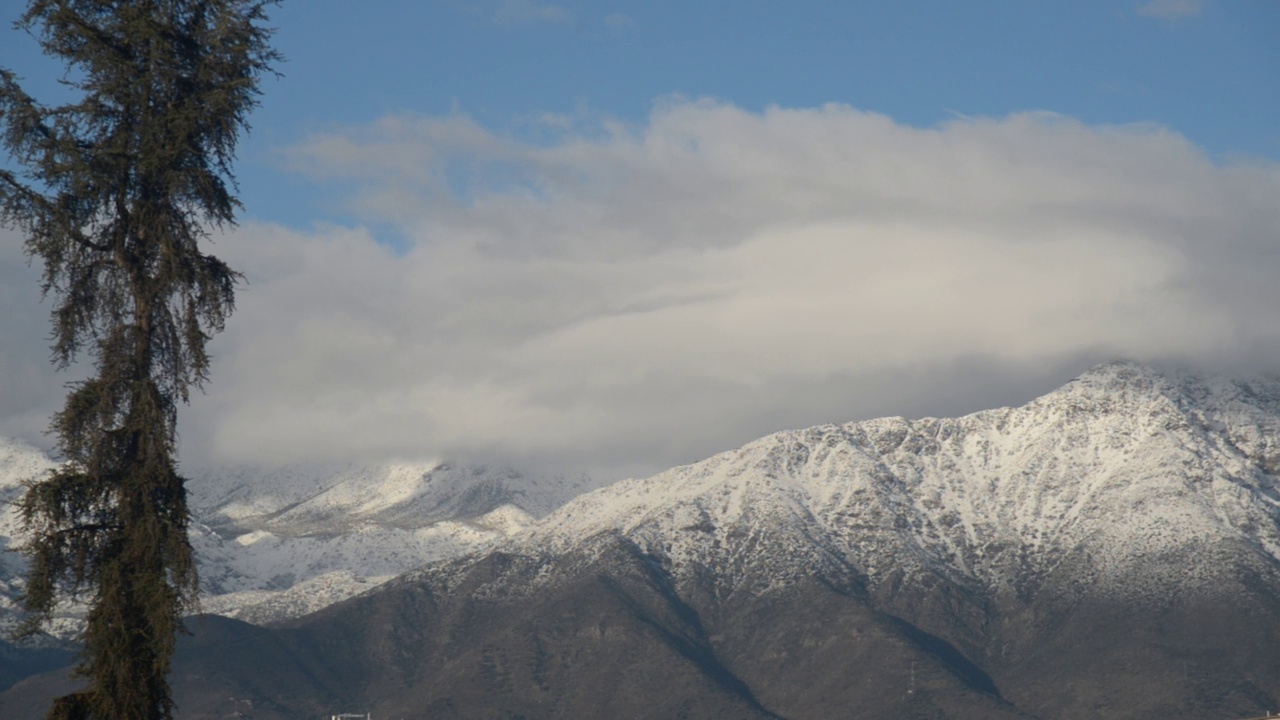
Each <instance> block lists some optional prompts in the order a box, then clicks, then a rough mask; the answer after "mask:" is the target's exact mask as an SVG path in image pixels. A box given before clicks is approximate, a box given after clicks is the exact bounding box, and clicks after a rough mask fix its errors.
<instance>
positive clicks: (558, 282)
mask: <svg viewBox="0 0 1280 720" xmlns="http://www.w3.org/2000/svg"><path fill="white" fill-rule="evenodd" d="M534 130H537V132H528V133H525V135H526V136H534V137H536V140H529V139H517V138H516V137H515V136H512V135H510V134H502V133H495V132H493V131H490V130H488V129H486V128H484V127H482V126H480V125H478V124H477V123H475V122H474V121H472V120H470V119H469V118H467V117H465V116H452V117H443V118H441V117H407V116H400V117H390V118H386V119H385V120H383V121H381V122H379V123H377V124H376V125H373V126H370V127H363V128H355V129H352V130H350V131H345V132H335V133H330V134H325V135H318V136H314V137H312V138H311V139H310V140H309V141H307V142H306V143H304V144H303V145H301V146H299V147H296V148H293V149H291V151H290V153H289V157H290V158H291V162H292V163H293V166H294V167H295V168H296V169H297V170H298V172H300V173H303V174H305V175H306V176H308V177H310V178H311V179H312V180H314V181H315V182H317V183H319V184H321V185H325V186H328V187H334V186H341V187H345V188H350V190H351V192H350V196H349V197H350V203H351V209H352V210H353V211H354V212H357V213H359V214H361V215H362V216H364V217H366V218H367V219H368V222H369V225H370V227H379V228H386V227H391V228H395V230H396V232H397V233H398V236H399V237H401V238H403V240H402V241H401V242H399V243H379V242H377V241H375V239H374V238H373V237H372V236H371V234H370V232H369V231H367V230H365V229H363V228H361V227H342V226H328V227H318V228H316V229H314V230H312V231H309V232H300V231H295V230H288V229H284V228H281V227H275V226H266V225H257V224H253V223H246V224H244V225H243V226H242V227H241V228H240V229H238V230H237V231H235V232H234V233H232V234H230V235H227V236H225V237H221V238H219V239H218V243H217V245H216V252H217V253H218V254H220V255H222V256H223V257H225V258H226V259H228V260H229V261H230V262H232V263H233V264H234V265H235V266H237V267H239V268H241V269H242V270H243V271H244V272H245V273H246V275H247V276H248V278H249V284H248V285H247V286H246V287H245V288H244V289H243V291H242V293H241V296H240V307H239V310H238V312H237V314H236V315H235V316H234V317H233V318H232V320H231V323H230V325H229V328H228V331H227V332H226V333H225V334H224V335H222V336H220V337H219V338H218V339H217V340H216V342H215V345H214V349H215V351H216V353H217V355H218V359H217V362H216V366H215V368H214V373H213V381H212V383H211V385H210V387H209V394H208V395H207V396H204V397H199V398H197V399H195V400H194V402H193V405H192V407H191V408H190V410H189V411H188V412H186V413H185V415H184V418H183V420H182V423H183V425H182V428H183V437H184V453H185V454H186V456H187V457H188V458H190V459H191V461H192V462H200V463H203V462H219V463H221V462H231V461H235V462H242V461H253V462H282V461H297V460H303V459H312V460H315V459H328V460H333V459H348V458H370V459H372V458H384V457H393V456H394V457H408V456H413V457H421V456H437V457H438V456H448V457H455V458H460V459H485V458H490V459H498V460H503V461H510V462H527V463H551V464H554V465H559V466H562V467H569V468H586V469H588V470H591V471H594V472H600V473H604V474H610V475H618V474H627V473H639V472H646V471H649V470H656V469H660V468H662V467H665V466H667V465H670V464H673V463H677V462H685V461H693V460H697V459H700V458H701V457H703V456H706V455H708V454H711V453H713V452H716V451H718V450H722V449H727V448H730V447H735V446H737V445H739V444H741V443H743V442H745V441H748V440H750V439H752V438H754V437H756V436H759V435H762V434H764V433H767V432H771V431H774V430H779V429H783V428H786V427H794V426H803V425H810V424H816V423H820V422H828V421H844V420H853V419H861V418H866V417H872V416H877V415H883V414H907V415H920V414H952V413H958V412H964V411H970V410H976V409H980V408H983V407H987V406H994V405H999V404H1003V403H1010V402H1020V401H1023V400H1026V399H1029V398H1030V397H1032V396H1034V395H1035V394H1036V393H1039V392H1042V391H1045V390H1048V389H1050V388H1052V387H1053V386H1055V385H1056V384H1058V383H1059V382H1062V381H1063V380H1065V379H1067V378H1069V377H1070V376H1071V375H1073V374H1076V373H1078V372H1080V371H1082V370H1084V369H1086V368H1087V367H1088V366H1089V365H1090V364H1091V363H1093V362H1096V361H1099V360H1105V359H1110V358H1117V357H1122V358H1131V359H1136V360H1140V361H1148V362H1178V363H1191V364H1196V365H1204V366H1211V367H1213V368H1219V369H1227V370H1231V371H1236V372H1267V371H1271V370H1273V369H1276V368H1278V367H1280V363H1278V362H1277V359H1278V358H1280V354H1278V352H1280V282H1277V281H1276V278H1278V277H1280V168H1277V166H1276V165H1274V164H1268V163H1266V162H1263V161H1247V162H1235V163H1227V164H1223V163H1220V162H1215V161H1213V160H1212V159H1210V158H1208V157H1207V156H1206V155H1205V154H1204V153H1203V152H1202V151H1201V150H1200V149H1199V148H1197V147H1195V146H1194V145H1192V144H1190V143H1189V142H1188V141H1187V140H1185V139H1184V138H1183V137H1181V136H1179V135H1178V134H1176V133H1174V132H1172V131H1170V130H1167V129H1163V128H1160V127H1153V126H1123V127H1093V126H1087V125H1084V124H1081V123H1079V122H1077V121H1074V120H1072V119H1069V118H1064V117H1060V116H1056V115H1050V114H1035V113H1033V114H1023V115H1016V116H1011V117H1007V118H999V119H986V118H979V119H971V118H957V119H955V120H953V121H950V122H947V123H945V124H942V125H940V126H938V127H935V128H924V129H921V128H913V127H907V126H903V125H900V124H897V123H895V122H894V121H893V120H891V119H889V118H886V117H884V116H880V115H875V114H869V113H864V112H859V111H857V110H854V109H851V108H849V107H846V106H841V105H830V106H826V107H822V108H815V109H797V110H792V109H778V108H772V109H768V110H766V111H764V112H762V113H754V112H748V111H745V110H742V109H739V108H737V107H734V106H731V105H726V104H720V103H713V102H685V101H670V102H667V103H664V104H662V105H661V106H660V107H659V108H658V109H656V110H655V111H654V112H653V114H652V115H651V116H650V117H649V118H648V120H647V122H645V123H644V124H642V125H640V126H625V125H620V124H612V123H608V122H603V123H594V124H587V125H582V124H576V123H575V122H573V119H571V118H550V119H548V120H547V122H546V124H545V125H544V126H542V127H541V128H534ZM15 244H16V241H6V242H5V243H4V245H3V249H2V250H0V252H2V253H3V255H2V256H0V261H2V263H3V264H0V271H3V273H4V286H3V287H0V302H3V303H4V313H3V318H0V343H2V344H3V347H0V434H10V435H21V436H26V437H31V436H32V435H33V434H36V433H38V432H39V430H40V429H41V428H42V427H43V425H44V423H45V418H44V413H47V411H48V410H49V409H51V408H52V407H53V406H54V404H56V402H57V398H58V396H59V395H60V394H61V387H60V386H59V385H58V383H57V381H56V379H54V378H53V377H52V376H51V375H50V374H49V372H48V371H47V370H45V369H44V356H45V351H44V343H43V341H42V338H43V335H44V324H43V322H44V315H43V310H42V309H41V308H39V307H37V306H35V305H34V297H35V295H36V291H35V280H34V279H33V273H32V272H31V271H30V270H25V269H23V268H22V265H21V262H20V254H19V253H18V252H17V251H16V250H15V249H14V245H15ZM19 287H21V288H23V289H17V288H19Z"/></svg>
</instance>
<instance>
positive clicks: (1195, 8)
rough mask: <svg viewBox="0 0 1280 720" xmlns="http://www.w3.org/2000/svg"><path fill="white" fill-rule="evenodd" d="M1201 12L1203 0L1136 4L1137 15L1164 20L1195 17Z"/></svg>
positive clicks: (1169, 0)
mask: <svg viewBox="0 0 1280 720" xmlns="http://www.w3.org/2000/svg"><path fill="white" fill-rule="evenodd" d="M1203 11H1204V2H1203V0H1146V2H1141V3H1138V14H1139V15H1145V16H1147V17H1156V18H1162V19H1165V20H1178V19H1181V18H1188V17H1195V16H1197V15H1199V14H1200V13H1201V12H1203Z"/></svg>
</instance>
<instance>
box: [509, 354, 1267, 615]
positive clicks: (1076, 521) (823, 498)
mask: <svg viewBox="0 0 1280 720" xmlns="http://www.w3.org/2000/svg"><path fill="white" fill-rule="evenodd" d="M1277 472H1280V381H1276V380H1270V379H1262V378H1259V379H1253V380H1227V379H1222V378H1206V377H1201V376H1196V375H1192V374H1188V373H1177V372H1169V373H1162V372H1157V371H1155V370H1152V369H1150V368H1145V367H1142V366H1138V365H1133V364H1127V363H1112V364H1107V365H1103V366H1100V367H1097V368H1095V369H1093V370H1092V371H1090V372H1088V373H1086V374H1084V375H1082V376H1080V377H1079V378H1077V379H1076V380H1074V381H1072V382H1071V383H1069V384H1067V385H1066V386H1065V387H1062V388H1061V389H1059V390H1057V391H1054V392H1051V393H1049V394H1048V395H1045V396H1043V397H1041V398H1039V399H1037V400H1035V401H1033V402H1031V403H1029V404H1027V405H1024V406H1022V407H1017V408H1002V409H996V410H989V411H984V412H979V413H976V414H973V415H968V416H965V417H960V418H954V419H937V418H925V419H921V420H907V419H904V418H884V419H879V420H871V421H866V422H857V423H849V424H844V425H824V426H818V427H812V428H807V429H804V430H795V431H787V432H781V433H777V434H774V435H770V436H768V437H765V438H762V439H760V440H757V441H755V442H753V443H750V444H748V445H747V446H745V447H743V448H741V449H738V450H733V451H730V452H726V453H722V454H720V455H717V456H715V457H712V458H710V459H708V460H705V461H703V462H700V463H696V464H693V465H688V466H684V467H678V468H675V469H672V470H669V471H667V472H664V473H661V474H658V475H656V476H653V477H650V478H647V479H639V480H627V481H623V482H620V483H616V484H614V485H612V486H609V487H606V488H602V489H599V490H596V491H595V492H592V493H589V494H586V495H584V496H582V497H580V498H578V499H576V500H574V501H572V502H570V503H568V504H566V505H565V506H564V507H562V508H560V509H559V510H557V511H556V512H554V513H552V514H551V515H550V516H549V517H547V518H546V519H545V520H543V521H541V522H539V523H536V524H534V525H533V526H532V527H530V528H529V529H528V530H527V531H526V532H524V533H522V534H520V535H516V536H514V537H513V538H511V540H509V541H508V545H507V547H508V549H509V550H511V551H515V552H522V553H529V554H537V555H545V554H548V553H550V554H562V553H565V552H567V551H569V550H570V549H573V548H581V547H582V546H583V545H584V543H588V544H589V543H590V542H591V541H592V539H593V538H598V537H602V536H606V535H614V534H616V535H621V536H623V537H626V538H628V539H629V540H631V541H633V542H635V543H636V544H637V545H638V546H639V547H640V548H641V549H643V551H644V552H646V553H648V554H650V555H652V556H653V557H655V558H660V559H661V560H662V562H663V563H664V564H665V565H667V566H669V567H670V569H671V571H672V572H673V573H674V575H675V576H677V577H683V576H687V575H692V574H699V575H703V574H705V573H706V572H708V571H711V572H714V573H715V574H716V576H717V577H718V578H719V580H720V583H721V584H720V588H721V590H724V591H732V590H734V588H735V587H737V585H738V584H739V583H741V582H743V581H744V580H746V579H748V576H749V577H750V578H754V579H755V580H756V581H758V582H765V583H766V584H770V585H785V584H786V583H787V582H789V581H790V580H791V579H794V578H795V577H800V576H807V575H810V574H812V573H813V572H815V570H816V569H818V568H827V570H829V571H831V572H854V573H855V574H858V575H861V576H864V577H865V578H866V580H867V581H868V582H869V583H870V586H871V587H872V588H876V587H879V586H881V585H883V584H884V583H886V582H890V581H892V582H900V581H901V578H902V577H903V576H904V575H905V576H910V575H914V574H919V573H934V574H938V575H941V576H944V577H946V578H948V579H949V580H951V581H954V582H957V583H960V584H961V585H964V586H966V587H971V588H973V589H975V590H978V589H980V590H983V591H990V592H1011V593H1015V594H1016V593H1022V594H1025V593H1029V592H1035V591H1036V590H1037V588H1039V587H1040V586H1041V585H1043V584H1044V583H1055V584H1054V591H1055V592H1058V593H1071V592H1076V591H1079V590H1082V589H1084V588H1087V589H1088V591H1089V592H1090V593H1093V594H1099V593H1109V594H1120V595H1133V594H1144V593H1158V592H1160V591H1161V590H1162V589H1164V588H1166V587H1167V586H1168V585H1169V583H1171V582H1174V581H1176V582H1177V583H1178V585H1179V587H1180V588H1181V591H1182V592H1193V591H1201V590H1203V591H1211V590H1214V589H1215V588H1217V587H1219V585H1218V584H1217V583H1218V581H1219V580H1220V577H1219V575H1220V574H1221V573H1222V572H1225V570H1224V568H1225V567H1226V566H1225V565H1223V564H1222V563H1218V562H1214V561H1213V559H1214V558H1218V557H1224V558H1225V557H1233V558H1236V557H1237V556H1238V552H1240V551H1241V550H1243V551H1245V552H1246V553H1247V554H1248V556H1249V557H1251V558H1252V559H1251V560H1250V562H1253V563H1256V565H1257V568H1258V570H1259V572H1267V573H1274V572H1275V571H1276V568H1277V564H1280V480H1278V479H1277V476H1276V475H1275V473H1277ZM1173 557H1186V558H1195V560H1196V561H1195V562H1188V563H1186V564H1181V565H1177V566H1173V567H1170V566H1169V565H1168V563H1167V562H1161V561H1167V560H1168V559H1169V558H1173ZM746 568H750V569H751V570H752V572H751V573H748V574H745V575H744V570H745V569H746ZM761 570H764V571H763V572H761ZM1170 572H1174V573H1176V577H1171V576H1169V575H1168V573H1170ZM752 589H753V590H759V589H760V588H759V587H758V586H753V587H752Z"/></svg>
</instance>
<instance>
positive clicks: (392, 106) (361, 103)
mask: <svg viewBox="0 0 1280 720" xmlns="http://www.w3.org/2000/svg"><path fill="white" fill-rule="evenodd" d="M272 24H273V25H274V26H276V27H277V28H278V32H277V35H276V45H277V46H278V47H279V49H280V50H281V51H282V52H283V53H284V54H285V55H286V57H287V59H288V61H287V62H286V63H284V64H283V65H281V67H280V70H281V72H282V73H283V77H282V78H281V79H279V80H276V79H268V80H267V81H265V82H264V83H263V87H264V90H265V94H264V96H263V98H262V107H261V108H260V109H259V110H258V111H257V112H256V114H255V115H254V117H253V125H254V130H253V133H252V134H251V135H249V136H248V137H246V138H245V139H244V140H243V142H242V146H241V152H240V165H239V170H238V173H239V176H240V180H241V182H242V187H243V199H244V201H245V204H246V211H247V215H248V216H249V217H253V218H257V219H264V220H273V221H280V222H285V223H288V224H291V225H295V226H299V227H305V226H307V225H309V224H310V223H312V222H314V221H318V220H320V221H324V220H353V219H357V218H352V217H350V216H348V215H345V214H344V213H343V212H341V208H340V207H339V206H335V204H334V203H333V202H332V197H331V196H332V195H333V194H334V193H339V192H342V190H343V189H344V188H343V187H342V186H338V187H328V188H326V187H324V186H323V185H321V186H317V185H316V184H313V183H312V182H309V181H308V180H306V179H304V178H301V177H299V176H298V175H297V174H296V173H294V172H291V171H290V169H289V167H288V165H287V163H284V162H283V161H282V159H281V158H282V155H281V151H282V150H283V149H284V148H287V147H290V146H293V145H295V144H296V143H298V142H301V141H302V140H303V139H304V138H306V137H307V136H308V135H309V134H310V133H313V132H315V131H317V130H331V129H333V128H335V127H340V126H357V125H362V124H366V123H370V122H373V121H374V120H376V119H378V118H380V117H383V116H386V115H389V114H398V113H414V114H423V115H443V114H449V113H458V112H460V113H464V114H466V115H469V116H470V117H472V118H474V119H475V120H476V121H478V122H479V123H481V124H482V125H484V126H485V127H488V128H491V129H494V130H498V131H501V132H505V133H512V134H515V135H521V134H536V133H535V131H536V128H532V127H531V126H532V125H534V123H533V122H532V121H533V120H535V119H536V118H538V117H540V116H542V115H543V114H545V113H555V114H562V115H571V116H572V115H577V116H584V115H585V116H587V117H592V118H602V117H607V118H612V119H617V120H620V121H624V122H642V121H644V119H645V118H646V117H647V116H648V115H649V113H650V111H651V109H652V108H653V106H654V103H655V102H657V101H660V100H661V99H663V98H667V97H670V96H673V95H677V96H683V97H686V98H703V97H711V98H716V99H718V100H722V101H726V102H730V103H733V104H735V105H737V106H739V107H742V108H744V109H748V110H756V111H758V110H761V109H763V108H765V107H767V106H769V105H778V106H782V107H816V106H821V105H824V104H826V103H844V104H848V105H851V106H853V107H855V108H857V109H860V110H866V111H872V112H877V113H883V114H886V115H888V116H889V117H891V118H893V119H894V120H895V121H897V122H899V123H904V124H908V125H912V126H918V127H919V126H925V127H927V126H933V125H935V124H937V123H939V122H941V121H944V120H947V119H949V118H952V117H954V116H955V115H957V114H959V115H976V116H997V117H998V116H1004V115H1008V114H1010V113H1016V112H1023V111H1031V110H1046V111H1051V112H1055V113H1061V114H1063V115H1067V116H1070V117H1073V118H1076V119H1079V120H1082V121H1084V122H1086V123H1090V124H1114V123H1158V124H1161V125H1165V126H1168V127H1169V128H1172V129H1173V130H1175V131H1177V132H1179V133H1181V134H1182V135H1184V136H1186V137H1187V138H1188V139H1190V140H1191V141H1192V142H1194V143H1196V144H1197V145H1200V146H1201V147H1203V148H1204V149H1205V150H1206V151H1207V152H1208V153H1209V154H1210V155H1212V156H1213V157H1215V158H1219V159H1226V158H1233V157H1237V156H1261V157H1264V158H1269V159H1272V160H1274V159H1276V158H1280V82H1277V81H1276V78H1277V77H1280V42H1277V38H1280V3H1277V2H1275V1H1274V0H1229V1H1227V0H1135V1H1124V0H1079V1H1074V2H1061V1H1057V0H1055V1H1049V0H974V1H972V2H956V1H955V0H913V1H911V2H848V3H844V2H787V3H784V2H777V1H773V2H765V1H759V0H745V1H744V0H737V1H729V0H717V1H700V2H665V1H648V2H586V1H583V0H571V1H565V2H557V3H548V2H539V1H537V0H496V1H488V2H477V1H470V2H468V1H463V0H431V1H430V2H421V1H418V0H394V1H392V0H371V1H369V2H361V3H352V2H349V1H347V0H308V1H307V2H287V3H284V4H283V5H281V6H279V7H277V8H276V9H275V10H274V12H273V15H272ZM15 41H16V42H15V46H16V49H17V50H18V53H17V54H16V55H14V56H11V57H6V58H5V62H6V63H7V64H8V65H9V66H10V67H14V68H16V69H18V70H19V72H21V73H23V74H26V75H27V76H28V77H29V78H30V79H31V80H33V81H36V82H37V83H39V84H43V83H42V82H41V81H47V80H48V78H49V77H51V75H50V73H51V72H54V71H55V68H56V66H55V65H51V64H50V63H48V61H47V59H45V58H43V57H41V56H39V55H38V52H36V48H35V46H34V43H33V42H31V41H30V40H29V39H27V38H21V37H19V38H15ZM6 55H8V53H6Z"/></svg>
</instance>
